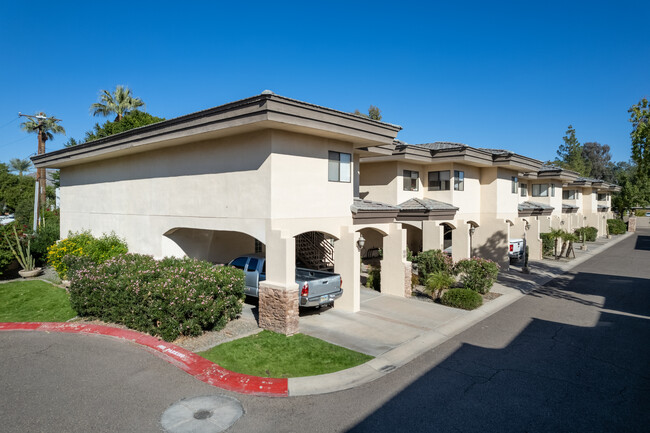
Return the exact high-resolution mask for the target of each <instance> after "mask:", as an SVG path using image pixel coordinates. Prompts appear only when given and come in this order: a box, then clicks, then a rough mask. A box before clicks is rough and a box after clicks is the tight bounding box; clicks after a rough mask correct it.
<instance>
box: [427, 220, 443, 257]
mask: <svg viewBox="0 0 650 433" xmlns="http://www.w3.org/2000/svg"><path fill="white" fill-rule="evenodd" d="M444 230H445V229H444V227H443V226H441V225H440V223H439V222H438V221H422V251H429V250H442V247H443V240H444Z"/></svg>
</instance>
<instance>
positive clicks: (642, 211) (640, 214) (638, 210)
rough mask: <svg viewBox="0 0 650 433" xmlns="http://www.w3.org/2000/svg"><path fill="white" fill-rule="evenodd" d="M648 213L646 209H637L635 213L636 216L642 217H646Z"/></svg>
mask: <svg viewBox="0 0 650 433" xmlns="http://www.w3.org/2000/svg"><path fill="white" fill-rule="evenodd" d="M645 213H646V211H645V210H644V209H637V210H635V211H634V216H638V217H642V216H645Z"/></svg>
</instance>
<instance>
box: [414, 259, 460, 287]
mask: <svg viewBox="0 0 650 433" xmlns="http://www.w3.org/2000/svg"><path fill="white" fill-rule="evenodd" d="M416 260H417V263H418V274H419V276H420V284H423V285H424V284H426V283H427V278H429V274H433V273H436V272H444V273H447V274H450V275H455V271H454V261H453V260H452V259H451V257H449V256H448V255H446V254H444V253H443V252H442V251H440V250H429V251H423V252H421V253H420V254H418V256H417V258H416Z"/></svg>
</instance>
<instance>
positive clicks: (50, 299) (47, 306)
mask: <svg viewBox="0 0 650 433" xmlns="http://www.w3.org/2000/svg"><path fill="white" fill-rule="evenodd" d="M75 316H76V313H75V312H74V311H73V310H72V308H71V307H70V301H69V298H68V294H67V293H66V291H65V289H61V288H59V287H56V286H53V285H52V284H49V283H46V282H44V281H39V280H31V281H15V282H11V283H2V284H0V322H65V321H66V320H68V319H71V318H73V317H75Z"/></svg>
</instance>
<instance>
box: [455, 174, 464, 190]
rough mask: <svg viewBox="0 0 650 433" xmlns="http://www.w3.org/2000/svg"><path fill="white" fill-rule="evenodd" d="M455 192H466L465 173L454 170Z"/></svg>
mask: <svg viewBox="0 0 650 433" xmlns="http://www.w3.org/2000/svg"><path fill="white" fill-rule="evenodd" d="M454 191H465V172H464V171H458V170H454Z"/></svg>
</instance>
